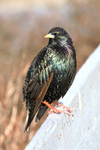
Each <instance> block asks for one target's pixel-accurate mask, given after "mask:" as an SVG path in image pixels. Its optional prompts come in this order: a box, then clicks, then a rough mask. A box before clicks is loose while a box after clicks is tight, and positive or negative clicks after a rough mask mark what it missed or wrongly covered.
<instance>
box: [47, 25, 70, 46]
mask: <svg viewBox="0 0 100 150" xmlns="http://www.w3.org/2000/svg"><path fill="white" fill-rule="evenodd" d="M44 38H49V44H51V43H56V44H57V43H60V44H63V45H66V44H67V45H70V44H72V40H71V38H70V36H69V35H68V33H67V32H66V31H65V30H64V29H63V28H60V27H55V28H52V29H51V30H50V31H49V33H48V34H47V35H46V36H45V37H44Z"/></svg>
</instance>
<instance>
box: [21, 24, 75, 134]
mask: <svg viewBox="0 0 100 150" xmlns="http://www.w3.org/2000/svg"><path fill="white" fill-rule="evenodd" d="M45 38H49V42H48V45H47V46H46V47H44V48H43V49H42V50H41V51H40V52H39V53H38V55H37V56H36V57H35V58H34V60H33V61H32V63H31V65H30V67H29V69H28V72H27V75H26V78H25V82H24V86H23V101H25V102H26V111H27V117H26V124H25V131H28V130H29V127H30V124H31V122H32V120H33V118H34V117H35V116H36V120H40V119H41V117H42V116H43V114H44V113H45V111H46V110H47V108H48V107H49V106H50V108H52V110H54V112H57V113H59V112H60V110H59V111H58V110H57V109H56V108H54V109H53V106H51V105H50V104H51V103H53V102H55V101H56V100H59V99H60V97H63V96H64V95H65V94H66V92H67V91H68V89H69V88H70V86H71V84H72V82H73V80H74V77H75V73H76V53H75V48H74V46H73V42H72V39H71V38H70V36H69V34H68V33H67V32H66V31H65V30H64V29H63V28H60V27H55V28H52V29H51V30H50V31H49V33H48V34H47V35H46V36H45ZM56 104H58V103H56ZM58 105H60V104H58ZM65 107H66V106H65ZM68 111H69V112H70V109H69V108H68Z"/></svg>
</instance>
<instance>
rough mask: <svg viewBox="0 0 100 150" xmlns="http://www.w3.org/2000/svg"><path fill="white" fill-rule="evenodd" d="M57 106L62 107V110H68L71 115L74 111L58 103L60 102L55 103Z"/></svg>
mask: <svg viewBox="0 0 100 150" xmlns="http://www.w3.org/2000/svg"><path fill="white" fill-rule="evenodd" d="M53 103H54V104H55V105H57V106H59V107H62V108H64V109H65V110H67V111H68V112H69V113H71V112H72V109H71V108H69V107H67V106H64V105H63V104H61V103H58V102H56V101H55V102H53Z"/></svg>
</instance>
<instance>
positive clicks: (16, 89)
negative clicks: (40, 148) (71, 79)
mask: <svg viewBox="0 0 100 150" xmlns="http://www.w3.org/2000/svg"><path fill="white" fill-rule="evenodd" d="M55 26H60V27H63V28H64V29H65V30H67V32H68V33H69V35H70V36H71V37H72V39H73V42H74V46H75V48H76V53H77V71H78V69H79V68H80V67H81V66H82V64H83V63H84V62H85V60H86V59H87V58H88V56H89V55H90V54H91V53H92V52H93V51H94V49H95V48H96V47H97V46H98V44H99V43H100V1H98V0H73V1H70V0H44V1H41V0H37V1H35V0H9V1H8V0H0V118H1V119H0V150H9V149H10V150H12V149H14V150H23V149H24V148H25V146H26V145H27V143H28V142H29V141H30V140H31V138H32V137H33V135H34V134H35V133H36V131H37V129H38V128H39V127H40V125H41V123H42V122H43V121H44V119H45V118H46V116H47V115H45V116H44V118H42V120H41V121H40V123H39V124H37V125H36V126H34V125H33V123H32V125H31V130H30V133H24V123H25V116H26V110H25V105H23V102H22V85H23V82H24V79H25V75H26V72H27V69H28V67H29V65H30V63H31V61H32V60H33V58H34V57H35V56H36V54H37V53H38V52H39V51H40V50H41V49H42V48H43V47H44V46H46V44H47V42H48V40H46V39H44V38H43V37H44V36H45V35H46V34H47V33H48V31H49V30H50V29H51V28H52V27H55Z"/></svg>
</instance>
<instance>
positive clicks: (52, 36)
mask: <svg viewBox="0 0 100 150" xmlns="http://www.w3.org/2000/svg"><path fill="white" fill-rule="evenodd" d="M54 37H55V36H54V35H52V34H50V33H49V34H47V35H46V36H45V37H44V38H54Z"/></svg>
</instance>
